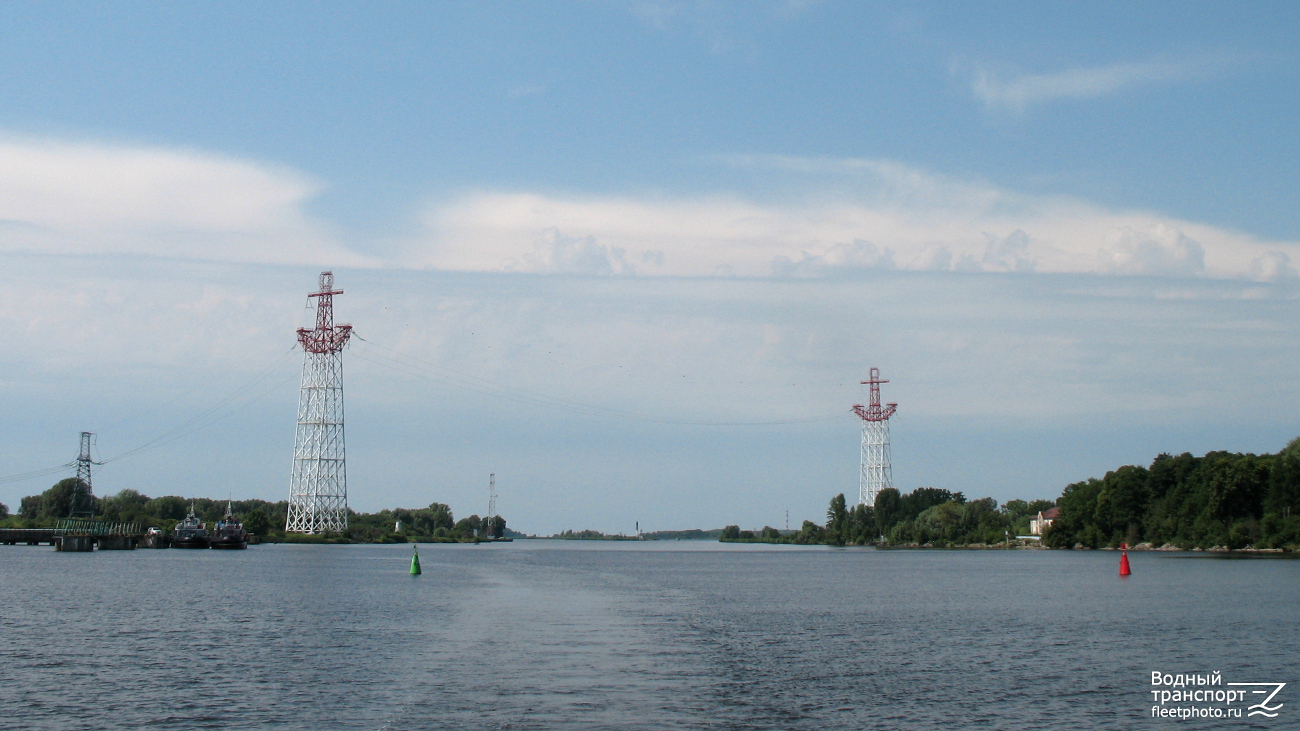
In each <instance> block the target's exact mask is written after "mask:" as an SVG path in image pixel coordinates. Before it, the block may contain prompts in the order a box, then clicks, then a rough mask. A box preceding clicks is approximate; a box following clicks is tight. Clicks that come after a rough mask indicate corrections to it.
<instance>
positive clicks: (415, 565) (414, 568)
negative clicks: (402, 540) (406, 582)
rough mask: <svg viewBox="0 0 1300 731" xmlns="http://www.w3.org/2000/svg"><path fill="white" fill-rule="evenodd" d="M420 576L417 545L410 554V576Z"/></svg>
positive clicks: (418, 547)
mask: <svg viewBox="0 0 1300 731" xmlns="http://www.w3.org/2000/svg"><path fill="white" fill-rule="evenodd" d="M419 575H420V546H419V545H418V544H417V545H416V546H415V550H414V551H413V552H412V553H411V576H419Z"/></svg>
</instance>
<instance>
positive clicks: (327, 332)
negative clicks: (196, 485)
mask: <svg viewBox="0 0 1300 731" xmlns="http://www.w3.org/2000/svg"><path fill="white" fill-rule="evenodd" d="M336 294H343V290H341V289H339V290H336V289H334V273H333V272H321V275H320V291H319V292H312V293H311V294H309V295H307V296H308V297H314V298H316V327H315V328H305V327H304V328H299V329H298V343H299V344H301V345H302V349H303V351H304V354H305V356H306V359H305V361H304V362H303V366H302V390H301V391H299V394H298V429H297V433H296V434H295V437H294V442H293V475H292V477H291V478H290V480H289V517H288V520H287V521H286V524H285V530H286V531H290V532H294V533H321V532H324V531H342V530H346V529H347V527H348V471H347V462H346V459H345V456H346V450H345V448H344V442H343V346H344V345H346V344H347V342H348V338H349V337H350V336H351V335H352V326H351V325H335V324H334V295H336Z"/></svg>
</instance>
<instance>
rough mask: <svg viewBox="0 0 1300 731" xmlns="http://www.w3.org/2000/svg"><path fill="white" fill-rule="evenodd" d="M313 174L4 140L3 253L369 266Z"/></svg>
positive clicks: (213, 159)
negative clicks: (336, 225)
mask: <svg viewBox="0 0 1300 731" xmlns="http://www.w3.org/2000/svg"><path fill="white" fill-rule="evenodd" d="M321 188H322V185H321V183H319V182H317V181H315V180H314V179H312V178H311V177H309V176H307V175H304V174H302V173H299V172H296V171H293V170H288V169H284V168H279V167H275V166H272V165H267V164H263V163H258V162H253V161H248V160H239V159H234V158H229V157H224V156H220V155H215V154H211V153H206V152H195V151H186V150H172V149H164V148H156V147H141V146H126V145H107V144H95V143H68V142H59V141H50V140H31V139H19V138H13V137H0V251H6V252H15V251H26V252H40V253H51V254H96V255H100V254H133V255H152V256H166V257H180V258H187V259H205V260H213V261H230V262H245V263H277V264H283V263H317V262H332V263H336V264H338V265H344V264H348V265H363V264H364V263H365V260H364V258H363V257H361V256H358V255H356V254H354V253H352V252H350V251H348V250H347V249H345V248H344V247H342V246H341V245H339V244H338V243H337V242H335V241H334V237H333V235H332V234H331V232H330V229H329V227H328V226H327V225H325V224H324V222H322V221H320V220H316V219H314V218H312V217H311V216H310V215H309V214H307V213H306V212H304V210H303V206H304V204H305V203H307V202H308V201H309V200H310V199H311V198H312V197H313V196H315V195H316V194H317V193H318V192H319V191H320V190H321Z"/></svg>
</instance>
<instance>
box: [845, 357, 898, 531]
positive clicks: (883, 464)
mask: <svg viewBox="0 0 1300 731" xmlns="http://www.w3.org/2000/svg"><path fill="white" fill-rule="evenodd" d="M861 383H862V385H864V386H866V385H870V386H871V397H870V399H869V401H868V402H867V405H866V406H863V405H862V404H854V405H853V413H855V414H857V415H858V416H859V417H860V418H861V419H862V463H861V467H860V470H861V471H860V474H859V476H858V503H859V504H862V505H871V506H875V504H876V496H877V495H879V494H880V491H881V490H884V489H885V488H887V487H893V486H894V473H893V468H892V467H890V456H889V417H891V416H893V415H894V412H895V411H897V410H898V404H885V405H884V406H881V405H880V384H882V383H889V381H882V380H880V369H879V368H872V369H871V380H868V381H862V382H861Z"/></svg>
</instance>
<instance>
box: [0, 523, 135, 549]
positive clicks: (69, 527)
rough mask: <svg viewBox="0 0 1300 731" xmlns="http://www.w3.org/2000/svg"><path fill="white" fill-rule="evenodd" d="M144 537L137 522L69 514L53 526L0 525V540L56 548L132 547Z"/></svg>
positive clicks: (9, 543) (5, 542)
mask: <svg viewBox="0 0 1300 731" xmlns="http://www.w3.org/2000/svg"><path fill="white" fill-rule="evenodd" d="M143 538H144V528H143V527H142V526H141V525H140V524H139V523H126V522H110V521H105V520H89V519H85V518H69V519H67V520H60V521H59V522H58V524H57V525H55V526H54V527H53V528H0V543H3V544H5V545H9V546H15V545H18V544H19V543H24V544H27V545H29V546H39V545H41V544H42V543H48V544H50V545H51V546H54V549H55V550H56V551H93V550H94V549H95V547H96V546H98V547H99V550H101V551H132V550H135V548H136V546H138V545H140V543H141V541H142V539H143Z"/></svg>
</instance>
